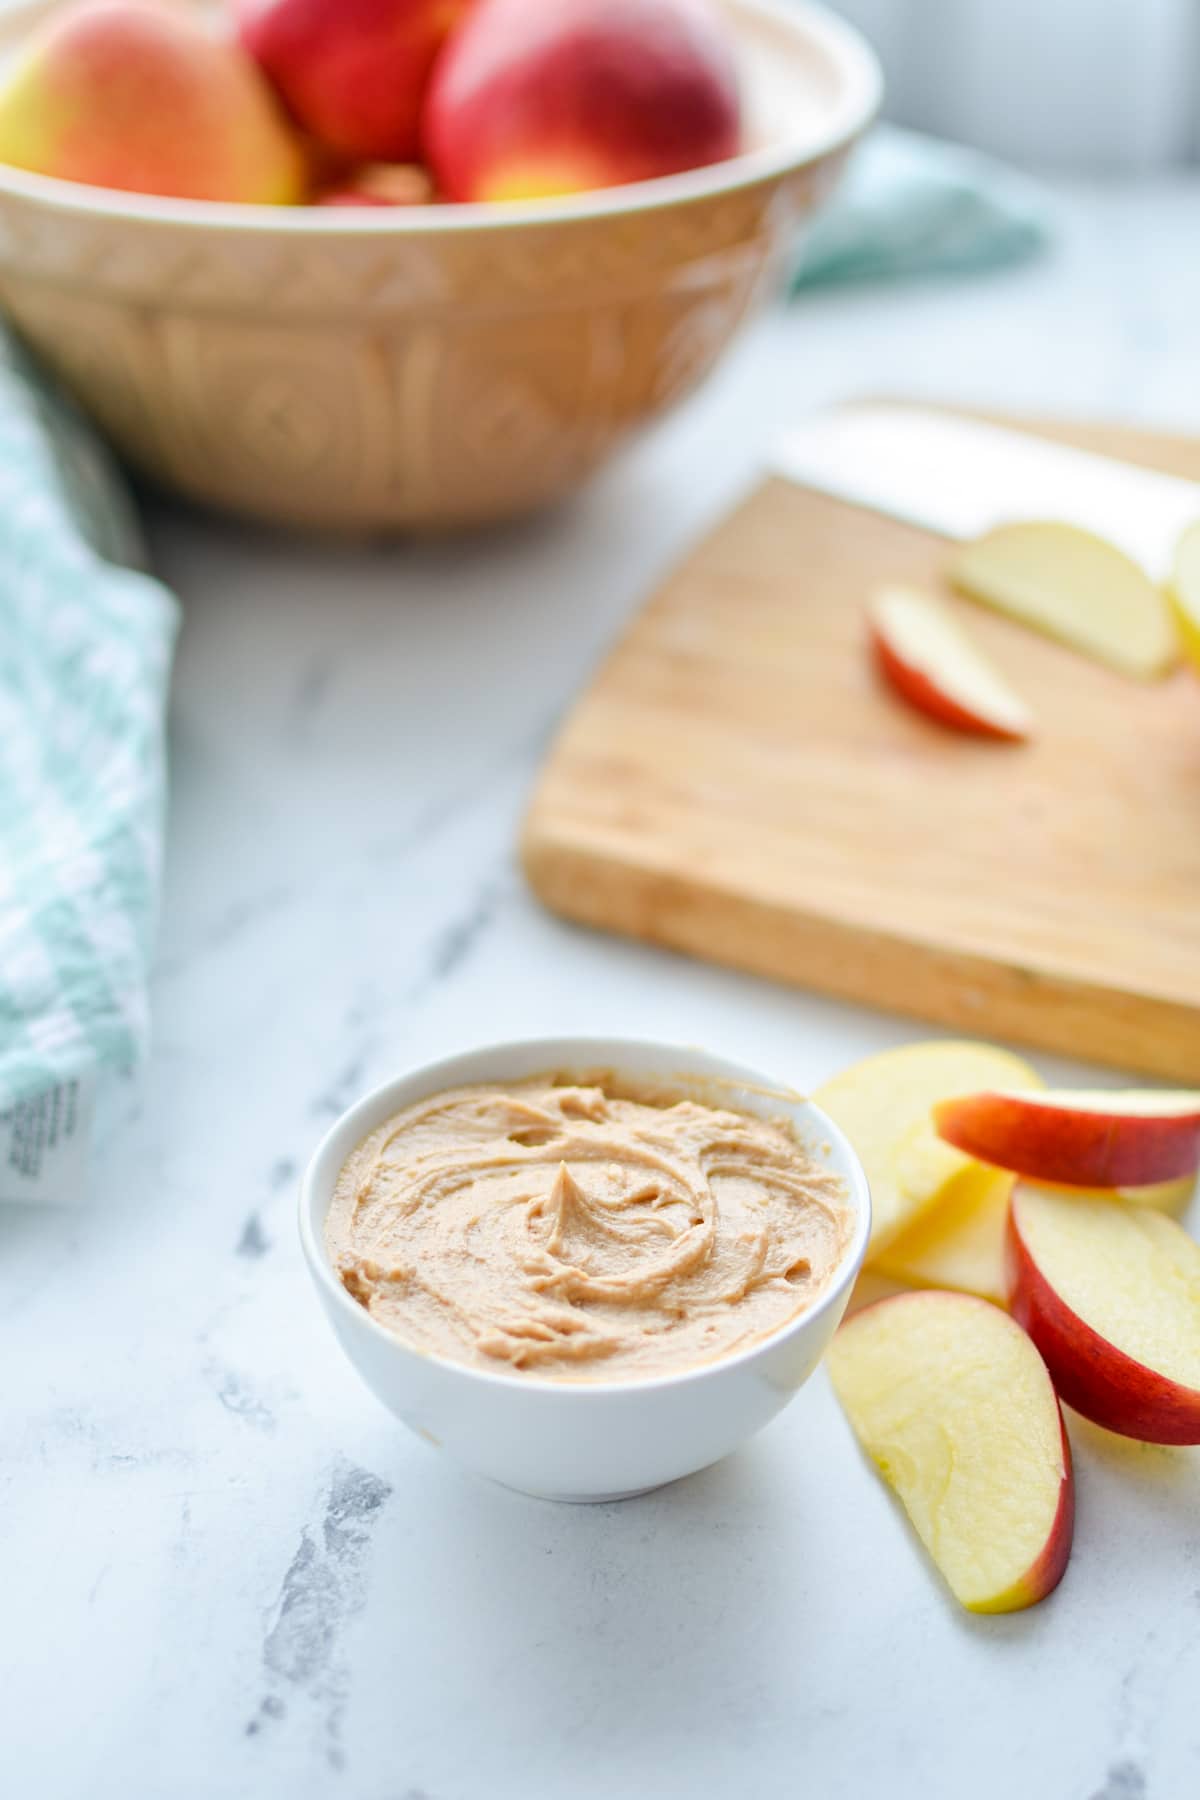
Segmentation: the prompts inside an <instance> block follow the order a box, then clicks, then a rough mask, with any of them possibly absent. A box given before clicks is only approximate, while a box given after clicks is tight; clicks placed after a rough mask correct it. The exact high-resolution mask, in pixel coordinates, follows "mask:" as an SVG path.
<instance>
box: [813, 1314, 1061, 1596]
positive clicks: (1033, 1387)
mask: <svg viewBox="0 0 1200 1800" xmlns="http://www.w3.org/2000/svg"><path fill="white" fill-rule="evenodd" d="M828 1358H829V1373H830V1375H831V1377H832V1379H833V1386H834V1390H835V1392H836V1394H837V1397H838V1399H839V1400H840V1401H841V1403H842V1406H843V1407H844V1408H845V1411H846V1416H847V1418H848V1419H849V1420H850V1424H851V1426H852V1427H853V1429H854V1435H855V1436H856V1437H857V1439H858V1441H859V1443H860V1444H861V1445H862V1447H863V1449H864V1450H865V1451H866V1452H867V1455H868V1456H870V1457H871V1459H872V1461H873V1462H874V1463H875V1464H876V1466H877V1467H878V1469H879V1471H880V1473H881V1475H882V1476H883V1478H884V1480H885V1481H886V1482H887V1484H888V1486H889V1487H891V1488H894V1489H895V1491H896V1493H897V1494H898V1495H899V1497H900V1500H901V1502H902V1504H903V1506H904V1510H905V1512H906V1513H907V1514H908V1516H909V1519H910V1520H911V1521H912V1524H913V1527H914V1529H915V1530H916V1533H917V1536H918V1537H919V1538H920V1539H921V1542H922V1543H923V1544H924V1545H925V1548H926V1549H927V1550H928V1552H929V1554H930V1556H931V1557H932V1558H933V1560H934V1562H935V1563H936V1565H937V1567H938V1568H939V1569H940V1570H941V1572H942V1574H943V1575H944V1576H945V1578H946V1581H947V1582H948V1584H949V1586H950V1590H951V1592H952V1593H953V1594H954V1597H955V1599H956V1600H959V1601H961V1603H962V1605H963V1606H965V1607H967V1608H968V1609H969V1610H970V1611H971V1612H1017V1611H1019V1610H1020V1608H1022V1607H1025V1606H1032V1605H1033V1604H1034V1602H1035V1601H1037V1600H1041V1599H1042V1598H1043V1597H1044V1596H1045V1595H1046V1594H1048V1593H1049V1592H1050V1590H1051V1588H1053V1587H1055V1586H1056V1585H1057V1583H1058V1582H1059V1580H1060V1579H1061V1577H1062V1573H1063V1570H1064V1569H1065V1568H1066V1566H1067V1558H1068V1556H1069V1555H1070V1553H1071V1533H1072V1528H1073V1524H1074V1517H1075V1497H1074V1493H1075V1491H1074V1479H1073V1476H1072V1472H1071V1448H1070V1444H1069V1442H1068V1440H1067V1433H1066V1427H1065V1426H1064V1424H1063V1418H1062V1411H1061V1408H1060V1407H1059V1404H1058V1401H1057V1399H1056V1398H1055V1394H1054V1388H1053V1387H1052V1385H1051V1382H1050V1377H1049V1375H1048V1374H1047V1372H1046V1366H1045V1364H1044V1363H1043V1361H1042V1359H1041V1357H1040V1356H1039V1355H1038V1353H1037V1351H1036V1350H1035V1349H1034V1347H1033V1345H1032V1344H1031V1343H1030V1341H1029V1339H1028V1338H1027V1337H1026V1335H1025V1333H1024V1332H1023V1331H1022V1330H1021V1328H1020V1327H1019V1326H1018V1325H1015V1324H1014V1323H1013V1321H1012V1320H1011V1319H1010V1318H1009V1317H1008V1315H1007V1314H1006V1313H1003V1312H1001V1311H1000V1309H999V1308H998V1307H995V1306H989V1305H988V1303H987V1301H986V1300H977V1299H975V1298H974V1297H973V1296H971V1295H970V1294H942V1293H918V1294H900V1295H897V1296H896V1297H895V1298H894V1299H891V1300H880V1301H878V1302H877V1304H876V1305H874V1306H869V1307H867V1308H866V1309H865V1310H864V1311H863V1312H860V1313H856V1314H855V1316H854V1318H852V1319H850V1320H849V1321H848V1322H847V1323H846V1324H845V1325H843V1326H842V1328H841V1330H840V1331H839V1332H838V1333H837V1335H836V1336H835V1338H834V1340H833V1343H832V1344H831V1345H830V1348H829V1352H828Z"/></svg>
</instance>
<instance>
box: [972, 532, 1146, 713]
mask: <svg viewBox="0 0 1200 1800" xmlns="http://www.w3.org/2000/svg"><path fill="white" fill-rule="evenodd" d="M949 575H950V580H951V581H952V582H953V584H954V586H955V587H956V588H959V589H960V590H961V591H962V592H963V593H964V594H969V595H970V597H971V598H972V599H973V600H982V601H983V602H984V603H985V604H986V605H988V606H994V607H996V608H998V609H999V611H1001V612H1004V613H1008V614H1009V615H1010V616H1011V617H1012V618H1014V619H1019V620H1020V621H1021V623H1022V624H1024V625H1032V626H1034V627H1035V629H1037V630H1039V631H1043V632H1045V633H1046V634H1047V635H1048V636H1050V637H1053V638H1058V639H1060V640H1061V641H1062V642H1063V643H1065V644H1069V645H1070V646H1071V647H1072V649H1075V650H1081V651H1082V652H1083V653H1084V655H1085V656H1090V657H1093V658H1094V659H1095V660H1096V661H1097V662H1102V663H1107V664H1108V666H1109V667H1110V668H1113V669H1118V670H1119V671H1120V672H1121V673H1122V674H1124V675H1136V676H1139V677H1140V678H1141V679H1142V680H1144V681H1149V680H1153V679H1154V678H1155V677H1156V676H1159V675H1162V674H1164V673H1165V672H1166V671H1167V670H1168V669H1169V668H1170V667H1171V666H1172V664H1173V663H1175V662H1176V661H1177V660H1178V655H1179V642H1178V638H1177V635H1176V632H1175V628H1174V625H1173V624H1172V621H1171V613H1170V608H1169V607H1168V605H1167V602H1166V599H1165V597H1164V596H1163V595H1162V594H1161V593H1160V592H1159V590H1158V588H1156V587H1155V585H1154V583H1153V582H1152V581H1151V579H1150V577H1149V576H1148V575H1147V574H1146V572H1145V570H1144V569H1142V568H1140V567H1139V565H1138V564H1137V563H1135V562H1134V561H1133V560H1132V559H1131V558H1130V557H1128V556H1126V555H1125V553H1124V551H1123V550H1118V549H1117V547H1116V545H1115V544H1110V543H1108V542H1106V540H1105V539H1104V538H1100V537H1095V536H1093V534H1092V533H1091V532H1090V531H1082V530H1081V529H1080V528H1079V527H1078V526H1077V525H1063V524H1059V523H1056V522H1054V521H1052V520H1046V521H1036V522H1033V523H1030V524H1015V525H999V526H997V527H996V529H995V530H994V531H989V532H985V534H984V535H983V537H981V538H977V539H976V540H975V542H974V543H973V544H968V545H967V546H966V547H965V548H964V549H963V550H962V551H960V553H959V554H958V556H957V557H956V558H955V560H954V562H953V563H952V565H951V567H950V570H949Z"/></svg>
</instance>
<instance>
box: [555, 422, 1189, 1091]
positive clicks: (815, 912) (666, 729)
mask: <svg viewBox="0 0 1200 1800" xmlns="http://www.w3.org/2000/svg"><path fill="white" fill-rule="evenodd" d="M1005 423H1008V424H1013V423H1018V422H1015V421H1011V420H1010V421H1005ZM1019 425H1020V429H1022V430H1026V431H1030V432H1034V433H1037V434H1040V435H1043V436H1046V437H1049V438H1054V439H1058V440H1059V441H1062V442H1065V443H1071V444H1076V445H1078V446H1080V447H1083V448H1088V449H1092V450H1096V451H1099V452H1101V453H1103V454H1106V455H1111V456H1119V457H1122V458H1124V459H1126V460H1127V461H1130V462H1138V463H1141V464H1144V465H1146V466H1148V467H1151V468H1156V469H1160V470H1163V471H1167V472H1171V473H1177V474H1181V475H1185V476H1188V477H1189V478H1191V479H1200V442H1190V441H1184V440H1181V439H1173V438H1165V437H1159V436H1150V435H1147V434H1144V433H1141V432H1133V431H1129V430H1125V429H1115V428H1113V429H1109V428H1100V427H1096V426H1088V427H1084V426H1082V425H1078V426H1076V425H1071V426H1067V425H1058V424H1049V423H1044V422H1030V421H1027V420H1022V421H1020V422H1019ZM948 548H949V547H948V544H947V541H946V539H944V538H941V537H937V536H934V535H932V534H930V533H928V532H926V531H923V530H918V529H916V528H914V527H913V526H911V525H908V524H903V523H899V522H896V521H894V520H892V519H889V518H886V517H884V516H882V515H881V514H878V513H875V512H871V511H867V510H865V509H862V508H860V507H858V506H854V505H849V504H847V503H845V502H844V501H839V500H834V499H830V498H827V497H825V496H824V495H821V494H818V493H815V492H812V491H810V490H807V489H804V488H800V487H797V486H795V485H794V484H792V483H791V482H788V481H785V480H782V479H775V478H771V479H768V480H766V481H765V482H764V483H763V484H762V485H761V486H760V487H759V488H758V489H757V490H756V491H755V492H754V493H753V494H752V495H751V496H750V498H749V499H747V500H746V501H745V502H744V503H743V504H742V505H740V506H739V507H738V508H737V509H736V511H734V512H733V513H732V514H731V515H730V516H729V517H728V518H727V519H726V520H725V521H724V523H722V524H721V525H720V526H719V527H718V528H717V529H716V530H715V531H714V532H713V533H712V535H711V536H710V537H708V538H707V539H706V540H705V541H704V542H703V543H701V544H700V545H699V547H698V548H697V549H696V550H695V551H694V552H693V553H692V554H691V555H690V556H689V557H688V558H687V560H686V561H685V562H684V563H683V565H682V566H681V567H680V568H679V569H677V570H676V572H675V573H674V574H673V575H672V576H671V578H670V579H669V580H668V581H667V583H666V585H665V586H664V587H663V588H662V590H661V591H660V592H659V593H658V594H656V595H655V596H654V598H653V599H652V600H651V601H650V603H649V604H648V605H647V606H646V608H645V609H644V611H643V612H642V613H641V614H640V615H639V616H638V617H637V619H636V620H635V621H634V623H633V625H632V626H631V627H630V629H629V630H628V632H627V633H626V635H625V637H624V639H623V641H622V642H621V643H619V645H618V646H617V648H616V650H615V651H614V653H613V654H612V655H611V657H610V658H609V660H608V662H607V663H606V664H605V666H604V667H603V668H602V669H601V671H600V673H599V675H598V676H597V677H596V679H595V681H594V682H593V684H592V686H591V687H590V688H589V689H588V691H587V692H586V693H585V694H584V696H583V697H582V699H581V700H580V701H579V702H578V704H577V706H576V707H575V709H574V711H573V712H572V713H571V715H570V717H569V718H568V720H567V722H566V724H565V726H564V728H563V730H562V732H561V735H560V736H559V738H558V741H557V743H556V744H555V746H554V748H553V751H552V753H551V755H550V758H549V761H548V764H547V766H546V768H545V770H544V771H543V774H542V776H541V779H540V782H539V785H538V787H537V790H536V793H535V796H534V799H533V802H532V806H531V809H530V812H529V815H528V818H527V821H526V825H525V830H524V841H523V856H524V863H525V867H526V870H527V873H528V877H529V880H530V882H531V883H532V886H533V888H534V890H535V891H536V892H537V894H538V895H539V896H540V897H541V899H542V900H544V901H545V903H546V904H547V905H548V906H550V907H552V908H553V909H554V910H555V911H557V912H560V913H563V914H565V915H566V916H567V917H569V918H572V919H577V920H581V921H583V922H585V923H587V924H589V925H596V926H600V927H603V928H605V929H607V930H612V931H619V932H625V933H629V934H631V935H633V936H635V937H638V938H643V939H647V940H649V941H651V942H654V943H659V944H664V945H669V946H671V947H673V948H675V949H679V950H685V951H690V952H692V953H694V954H695V955H698V956H702V957H707V958H710V959H713V960H715V961H718V962H723V963H729V964H732V965H734V966H736V967H738V968H742V969H748V970H752V971H755V972H756V973H759V974H762V975H769V976H776V977H778V978H780V979H781V980H785V981H789V982H795V983H798V984H800V985H801V986H804V987H810V988H817V989H820V990H822V991H824V992H827V993H831V994H839V995H844V996H847V997H849V998H851V999H854V1000H860V1001H866V1002H868V1003H870V1004H871V1005H874V1006H880V1007H885V1008H890V1009H894V1010H896V1011H899V1012H904V1013H909V1014H912V1015H913V1016H915V1017H918V1018H923V1019H931V1020H936V1021H938V1022H940V1023H942V1024H946V1025H952V1026H956V1027H959V1028H962V1029H964V1030H965V1031H968V1032H970V1033H971V1034H973V1035H978V1036H998V1037H1006V1038H1011V1039H1016V1040H1019V1041H1024V1042H1026V1043H1029V1044H1034V1045H1040V1046H1042V1047H1044V1048H1046V1049H1049V1050H1056V1051H1061V1052H1064V1053H1067V1054H1069V1055H1072V1056H1080V1057H1083V1058H1087V1059H1092V1060H1095V1061H1098V1062H1105V1063H1112V1064H1116V1065H1118V1066H1121V1067H1125V1068H1129V1069H1139V1070H1144V1071H1146V1072H1148V1073H1151V1074H1154V1075H1158V1076H1162V1077H1166V1078H1167V1079H1169V1080H1172V1081H1175V1082H1177V1083H1184V1082H1188V1083H1200V682H1197V681H1196V680H1195V679H1194V678H1193V677H1192V676H1190V675H1189V674H1187V673H1186V672H1183V671H1180V672H1179V673H1178V674H1176V675H1174V676H1172V677H1170V678H1169V679H1168V680H1167V681H1165V682H1162V683H1157V684H1151V685H1142V684H1140V683H1135V682H1132V681H1128V680H1126V679H1124V678H1122V677H1121V676H1118V675H1116V674H1113V673H1110V672H1109V671H1107V670H1105V669H1103V668H1100V667H1098V666H1096V665H1094V664H1092V663H1090V662H1087V661H1085V660H1084V659H1082V658H1081V657H1079V656H1077V655H1074V654H1072V653H1071V652H1069V651H1067V650H1065V649H1061V648H1059V647H1058V646H1056V645H1054V644H1051V643H1048V642H1044V641H1043V640H1041V639H1040V638H1038V637H1036V636H1034V635H1033V634H1032V633H1030V632H1026V631H1024V630H1022V629H1021V628H1020V627H1018V626H1016V625H1014V624H1011V623H1009V622H1008V621H1006V620H1004V619H1001V618H999V617H996V616H994V615H992V614H990V613H988V612H986V611H984V610H983V609H982V608H979V607H976V606H973V605H971V603H970V602H968V601H965V600H959V599H956V598H951V599H950V601H949V603H950V604H951V606H952V607H954V608H955V609H957V610H958V611H959V612H960V616H961V617H962V618H963V619H964V620H965V621H966V623H967V624H968V627H969V629H970V631H971V634H972V636H973V637H974V638H975V639H976V641H977V642H978V643H979V644H980V645H981V647H982V648H983V649H984V650H985V651H986V652H988V653H989V654H990V655H991V656H992V657H993V658H994V659H995V661H996V663H997V664H998V665H999V666H1000V667H1001V668H1002V669H1003V670H1004V671H1005V672H1006V673H1007V674H1008V675H1009V677H1010V678H1011V680H1012V681H1013V682H1014V683H1015V684H1016V686H1017V687H1018V688H1019V689H1020V691H1021V692H1022V693H1023V694H1024V695H1025V696H1026V698H1027V699H1028V700H1029V701H1030V703H1031V704H1032V706H1033V708H1034V710H1035V712H1036V715H1037V719H1038V723H1039V734H1038V737H1037V739H1036V741H1035V742H1033V743H1031V744H1029V745H1027V746H1019V747H1013V746H1006V745H1000V744H993V743H988V742H985V741H974V740H971V739H969V738H965V737H959V736H955V735H952V734H950V733H948V732H946V731H945V730H944V729H942V728H941V727H939V726H937V725H935V724H933V723H931V722H926V721H925V720H924V719H922V718H921V717H920V716H919V715H917V714H914V713H913V712H911V711H910V710H909V709H908V708H907V707H905V706H904V705H903V704H902V703H901V702H899V701H898V700H897V699H895V698H894V697H893V696H892V695H891V693H890V692H889V691H888V690H886V689H885V688H883V687H882V686H881V684H880V681H879V678H878V676H877V674H876V671H875V669H874V667H873V665H872V662H871V660H870V658H869V656H868V655H867V653H866V645H865V639H864V627H863V602H864V600H865V598H866V596H867V594H868V593H869V592H870V590H871V589H872V587H874V586H875V585H876V584H877V583H879V582H882V581H910V582H915V583H918V584H921V585H925V586H928V587H929V588H931V589H933V590H935V591H943V592H946V591H947V590H945V588H944V583H943V582H942V579H941V570H942V568H943V566H944V564H945V562H946V559H947V555H948Z"/></svg>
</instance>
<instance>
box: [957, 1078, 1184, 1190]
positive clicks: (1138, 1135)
mask: <svg viewBox="0 0 1200 1800" xmlns="http://www.w3.org/2000/svg"><path fill="white" fill-rule="evenodd" d="M933 1122H934V1125H935V1126H936V1128H937V1132H938V1135H939V1136H940V1137H941V1138H943V1139H944V1140H945V1142H946V1143H948V1144H953V1145H954V1147H955V1149H956V1150H962V1151H964V1152H965V1153H966V1155H968V1156H974V1157H977V1158H978V1159H979V1160H980V1161H981V1162H989V1163H994V1164H995V1165H996V1166H997V1168H1001V1169H1011V1170H1012V1171H1013V1173H1014V1174H1016V1175H1026V1176H1029V1177H1030V1178H1031V1179H1033V1180H1034V1181H1053V1182H1065V1183H1067V1184H1068V1185H1069V1186H1071V1187H1102V1188H1117V1187H1148V1186H1150V1185H1151V1184H1153V1183H1157V1182H1161V1181H1174V1180H1175V1179H1176V1178H1177V1177H1178V1176H1181V1175H1190V1174H1192V1173H1194V1171H1195V1170H1196V1168H1197V1167H1198V1166H1200V1093H1168V1092H1165V1091H1164V1092H1146V1093H1141V1092H1136V1091H1134V1092H1129V1093H1121V1092H1111V1093H1110V1092H1107V1091H1105V1090H1101V1091H1098V1092H1095V1093H1091V1092H1087V1091H1085V1090H1083V1089H1078V1090H1074V1091H1072V1090H1065V1089H1060V1090H1059V1091H1057V1092H1054V1091H1041V1092H1035V1093H1023V1092H1020V1091H1018V1090H1015V1089H1012V1090H1010V1089H1004V1088H994V1089H991V1090H989V1091H985V1092H982V1093H978V1094H963V1095H959V1096H957V1097H955V1098H953V1099H950V1100H943V1101H941V1102H939V1104H938V1105H936V1106H935V1107H934V1109H933Z"/></svg>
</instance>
